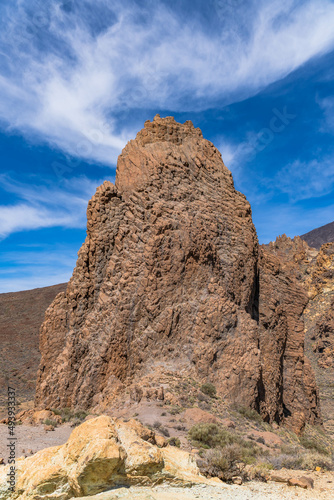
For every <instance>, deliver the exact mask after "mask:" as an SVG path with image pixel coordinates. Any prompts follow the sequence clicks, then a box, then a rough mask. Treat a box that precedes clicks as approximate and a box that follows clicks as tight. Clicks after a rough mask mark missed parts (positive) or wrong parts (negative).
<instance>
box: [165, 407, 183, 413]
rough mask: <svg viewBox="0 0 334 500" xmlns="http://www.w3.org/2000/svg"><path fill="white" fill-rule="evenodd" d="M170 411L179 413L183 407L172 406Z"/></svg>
mask: <svg viewBox="0 0 334 500" xmlns="http://www.w3.org/2000/svg"><path fill="white" fill-rule="evenodd" d="M168 411H169V413H170V414H171V415H178V414H179V413H182V412H183V408H181V407H180V406H172V407H171V408H170V409H169V410H168Z"/></svg>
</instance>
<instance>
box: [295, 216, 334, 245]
mask: <svg viewBox="0 0 334 500" xmlns="http://www.w3.org/2000/svg"><path fill="white" fill-rule="evenodd" d="M301 238H302V239H303V240H304V241H306V243H307V244H308V245H309V246H310V247H313V248H317V249H318V250H319V249H320V247H321V246H322V245H324V244H325V243H330V242H332V241H334V222H330V223H329V224H325V225H324V226H321V227H317V228H316V229H313V230H312V231H310V232H308V233H305V234H302V235H301Z"/></svg>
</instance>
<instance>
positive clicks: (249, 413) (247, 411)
mask: <svg viewBox="0 0 334 500" xmlns="http://www.w3.org/2000/svg"><path fill="white" fill-rule="evenodd" d="M234 409H235V410H236V411H237V412H238V413H240V415H242V416H243V417H245V418H248V419H249V420H254V421H255V422H258V423H259V424H261V423H263V420H262V417H261V415H260V414H259V413H258V412H257V411H255V410H253V409H252V408H249V407H248V406H241V405H234Z"/></svg>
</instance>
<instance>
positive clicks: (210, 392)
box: [201, 382, 217, 398]
mask: <svg viewBox="0 0 334 500" xmlns="http://www.w3.org/2000/svg"><path fill="white" fill-rule="evenodd" d="M201 391H202V392H203V394H206V395H207V396H210V398H214V397H215V396H216V393H217V390H216V388H215V386H214V385H213V384H211V382H206V383H205V384H203V385H201Z"/></svg>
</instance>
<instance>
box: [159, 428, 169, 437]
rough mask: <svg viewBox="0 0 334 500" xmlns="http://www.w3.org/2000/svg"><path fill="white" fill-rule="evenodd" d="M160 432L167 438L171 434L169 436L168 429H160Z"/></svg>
mask: <svg viewBox="0 0 334 500" xmlns="http://www.w3.org/2000/svg"><path fill="white" fill-rule="evenodd" d="M159 431H160V432H161V434H163V435H164V436H165V437H169V436H170V434H169V430H168V429H166V427H160V428H159Z"/></svg>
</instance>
